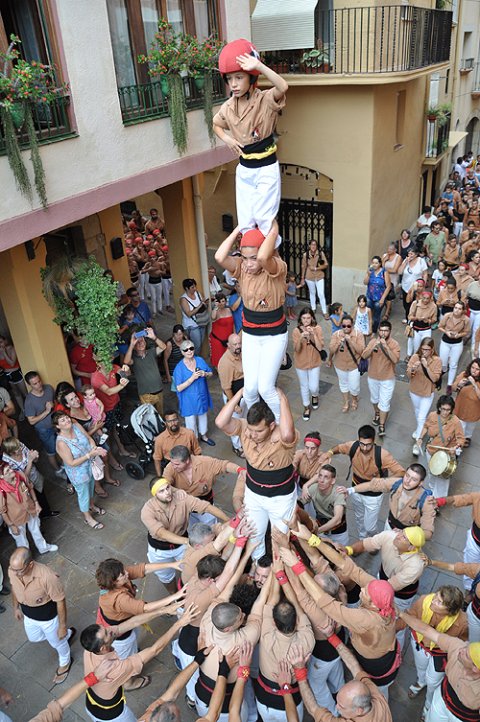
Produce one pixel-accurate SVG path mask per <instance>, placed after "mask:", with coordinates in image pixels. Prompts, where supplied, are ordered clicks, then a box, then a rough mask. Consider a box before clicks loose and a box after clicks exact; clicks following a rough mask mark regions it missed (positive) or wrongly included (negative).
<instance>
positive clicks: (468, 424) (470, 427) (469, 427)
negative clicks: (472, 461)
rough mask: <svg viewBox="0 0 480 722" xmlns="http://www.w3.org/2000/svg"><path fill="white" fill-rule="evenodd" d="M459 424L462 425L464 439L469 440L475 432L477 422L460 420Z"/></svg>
mask: <svg viewBox="0 0 480 722" xmlns="http://www.w3.org/2000/svg"><path fill="white" fill-rule="evenodd" d="M460 423H461V424H462V428H463V433H464V434H465V438H466V439H471V438H472V436H473V432H474V431H475V426H476V425H477V423H478V421H462V420H461V419H460Z"/></svg>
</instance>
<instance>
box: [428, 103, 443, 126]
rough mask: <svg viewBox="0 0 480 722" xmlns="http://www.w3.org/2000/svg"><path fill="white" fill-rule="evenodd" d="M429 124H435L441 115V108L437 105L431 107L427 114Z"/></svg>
mask: <svg viewBox="0 0 480 722" xmlns="http://www.w3.org/2000/svg"><path fill="white" fill-rule="evenodd" d="M425 115H426V116H427V120H428V122H429V123H435V121H436V120H437V118H438V116H439V115H440V108H439V107H438V106H437V105H431V106H430V107H429V108H428V109H427V112H426V114H425Z"/></svg>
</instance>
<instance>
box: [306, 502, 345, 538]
mask: <svg viewBox="0 0 480 722" xmlns="http://www.w3.org/2000/svg"><path fill="white" fill-rule="evenodd" d="M314 506H315V505H314ZM316 517H317V522H318V524H319V526H323V525H324V524H326V523H327V522H329V521H332V520H331V519H327V517H325V516H320V514H316ZM345 531H347V515H346V513H344V514H343V518H342V521H341V522H340V524H339V525H338V526H336V527H335V528H334V529H330V530H329V531H322V534H327V535H328V534H343V532H345Z"/></svg>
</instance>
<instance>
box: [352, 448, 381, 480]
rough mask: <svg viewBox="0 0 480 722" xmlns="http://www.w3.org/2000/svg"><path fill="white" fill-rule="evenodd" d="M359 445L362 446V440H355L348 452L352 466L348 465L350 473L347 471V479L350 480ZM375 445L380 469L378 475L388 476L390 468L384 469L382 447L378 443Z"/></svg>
mask: <svg viewBox="0 0 480 722" xmlns="http://www.w3.org/2000/svg"><path fill="white" fill-rule="evenodd" d="M359 446H360V441H354V442H353V444H352V446H351V447H350V451H349V452H348V455H349V457H350V466H349V467H348V473H347V476H346V479H345V481H348V479H349V478H350V472H351V471H352V462H353V457H354V456H355V454H356V453H357V451H358V447H359ZM373 446H374V449H375V466H376V467H377V469H378V475H379V476H380V477H381V478H385V477H386V476H388V470H387V469H382V447H381V446H379V445H378V444H374V445H373Z"/></svg>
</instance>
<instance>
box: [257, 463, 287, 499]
mask: <svg viewBox="0 0 480 722" xmlns="http://www.w3.org/2000/svg"><path fill="white" fill-rule="evenodd" d="M247 487H248V488H249V489H250V491H253V492H254V493H255V494H259V495H260V496H287V494H291V493H292V491H294V490H295V471H294V468H293V464H289V465H288V466H286V467H284V468H283V469H271V470H270V469H268V470H266V471H262V470H260V469H256V468H255V467H254V466H251V465H250V464H249V463H248V461H247Z"/></svg>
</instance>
